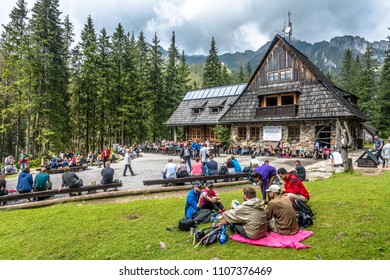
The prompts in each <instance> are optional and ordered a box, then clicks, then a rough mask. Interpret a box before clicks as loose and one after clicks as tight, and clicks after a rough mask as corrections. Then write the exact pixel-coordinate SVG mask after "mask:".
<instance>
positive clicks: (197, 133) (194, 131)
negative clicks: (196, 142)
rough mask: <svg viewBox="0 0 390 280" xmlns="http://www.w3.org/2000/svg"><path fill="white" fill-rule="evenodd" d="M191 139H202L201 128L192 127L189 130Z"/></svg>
mask: <svg viewBox="0 0 390 280" xmlns="http://www.w3.org/2000/svg"><path fill="white" fill-rule="evenodd" d="M191 136H192V139H202V128H200V127H193V128H191Z"/></svg>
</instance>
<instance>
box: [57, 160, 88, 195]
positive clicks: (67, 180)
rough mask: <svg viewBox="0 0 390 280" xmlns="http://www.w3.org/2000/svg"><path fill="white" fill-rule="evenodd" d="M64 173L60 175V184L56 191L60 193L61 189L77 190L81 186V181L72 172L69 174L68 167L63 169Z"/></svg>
mask: <svg viewBox="0 0 390 280" xmlns="http://www.w3.org/2000/svg"><path fill="white" fill-rule="evenodd" d="M64 171H65V173H64V174H62V183H61V187H60V188H59V189H58V191H61V190H62V189H63V188H65V187H67V188H78V187H81V186H83V180H82V179H81V178H79V176H77V175H76V174H75V173H74V172H70V167H69V166H65V167H64Z"/></svg>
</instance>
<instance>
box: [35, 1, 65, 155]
mask: <svg viewBox="0 0 390 280" xmlns="http://www.w3.org/2000/svg"><path fill="white" fill-rule="evenodd" d="M60 15H61V12H60V11H59V3H58V0H38V1H37V2H36V3H35V5H34V7H33V9H32V17H31V21H30V26H31V45H32V54H33V57H32V75H31V76H32V80H33V81H32V84H33V87H32V99H31V102H32V106H33V111H34V113H35V114H34V120H33V122H32V123H33V124H34V127H33V131H34V137H33V138H32V139H34V140H35V141H36V143H34V144H35V145H34V150H35V151H37V152H41V153H46V152H47V151H48V150H50V149H61V148H64V147H66V146H68V145H69V143H68V140H69V136H68V135H67V134H66V133H64V132H65V131H67V128H68V122H69V109H68V106H66V104H67V102H68V99H69V94H68V88H67V85H68V80H67V79H68V76H67V67H66V65H67V63H66V54H65V49H64V46H65V45H66V42H65V41H64V28H63V22H61V20H60ZM58 112H61V114H58ZM53 116H55V117H53Z"/></svg>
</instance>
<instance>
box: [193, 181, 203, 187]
mask: <svg viewBox="0 0 390 280" xmlns="http://www.w3.org/2000/svg"><path fill="white" fill-rule="evenodd" d="M192 186H193V187H198V188H200V187H201V186H202V183H201V182H199V181H195V182H193V183H192Z"/></svg>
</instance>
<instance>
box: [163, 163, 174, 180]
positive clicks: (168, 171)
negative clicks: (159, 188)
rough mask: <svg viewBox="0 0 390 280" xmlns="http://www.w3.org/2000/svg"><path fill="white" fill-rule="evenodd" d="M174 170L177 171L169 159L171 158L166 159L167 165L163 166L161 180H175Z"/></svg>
mask: <svg viewBox="0 0 390 280" xmlns="http://www.w3.org/2000/svg"><path fill="white" fill-rule="evenodd" d="M176 170H177V167H176V165H175V164H174V163H173V159H171V158H170V159H168V163H167V165H165V169H164V175H163V178H164V179H175V178H176Z"/></svg>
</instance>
